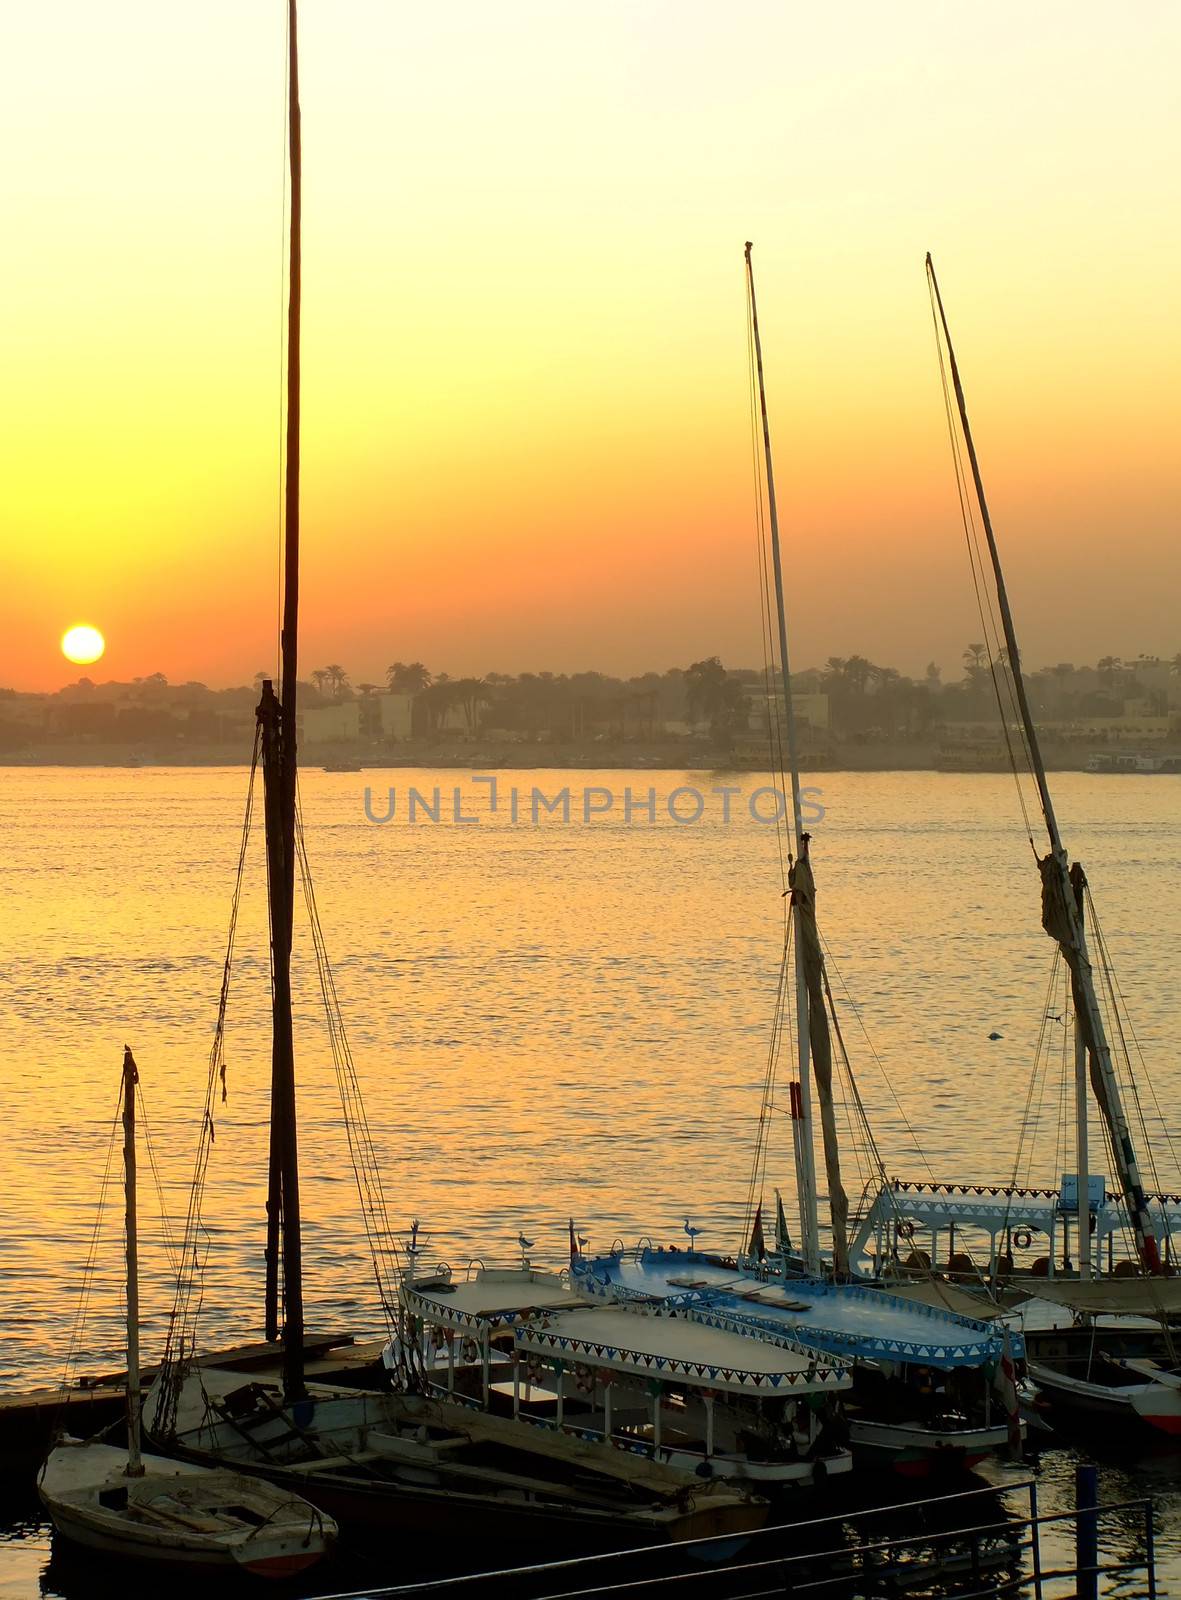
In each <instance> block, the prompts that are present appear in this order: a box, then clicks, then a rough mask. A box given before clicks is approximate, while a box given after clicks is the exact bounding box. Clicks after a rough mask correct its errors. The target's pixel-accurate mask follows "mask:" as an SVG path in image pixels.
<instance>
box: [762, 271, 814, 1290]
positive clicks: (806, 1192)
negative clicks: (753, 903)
mask: <svg viewBox="0 0 1181 1600" xmlns="http://www.w3.org/2000/svg"><path fill="white" fill-rule="evenodd" d="M753 249H754V245H753V244H752V243H751V241H750V240H749V239H748V240H747V242H746V286H747V292H748V294H749V295H750V321H751V333H752V336H753V339H754V350H755V368H756V371H757V374H758V384H759V413H760V419H761V422H762V429H763V459H764V462H765V464H766V472H767V511H768V520H769V523H770V530H771V561H772V565H773V567H774V571H775V607H776V612H777V616H778V622H779V666H780V670H781V673H782V676H783V707H784V726H785V728H786V732H787V753H788V764H789V765H790V767H791V817H792V838H793V842H794V845H795V853H796V858H797V860H798V859H800V858H801V857H804V856H806V855H807V852H808V836H807V834H806V833H805V832H804V823H803V805H802V802H801V798H800V762H799V744H798V740H797V737H796V719H795V709H794V707H793V705H792V700H791V673H790V671H789V668H788V656H787V608H786V605H785V603H784V595H783V561H782V557H781V555H780V550H779V511H778V507H777V505H776V501H775V469H774V466H773V464H772V461H771V428H770V424H769V423H768V421H767V392H766V386H765V384H764V381H763V345H762V341H761V339H760V338H759V312H758V306H757V305H756V303H755V274H754V265H753V263H752V261H751V251H752V250H753ZM792 917H793V919H794V921H795V939H794V941H793V943H794V946H795V979H796V1055H797V1058H798V1061H799V1074H800V1079H799V1082H800V1091H799V1092H800V1118H799V1120H800V1124H801V1127H800V1138H799V1143H798V1151H799V1154H798V1157H797V1171H796V1182H797V1187H798V1189H799V1195H800V1223H801V1228H802V1232H803V1235H804V1237H803V1238H802V1239H801V1241H800V1243H801V1245H802V1246H803V1250H804V1259H805V1261H806V1263H807V1267H808V1271H809V1272H812V1273H818V1272H819V1271H820V1224H819V1218H818V1215H817V1205H816V1147H815V1144H814V1141H813V1138H812V1088H811V1080H812V1074H811V1070H810V1069H811V1057H812V1039H811V1029H810V1024H809V1016H808V985H807V980H806V977H805V974H804V957H803V941H802V939H801V938H800V927H799V923H800V916H799V911H798V908H797V907H796V906H795V904H794V903H793V906H792Z"/></svg>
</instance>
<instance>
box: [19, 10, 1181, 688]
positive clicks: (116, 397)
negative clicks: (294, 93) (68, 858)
mask: <svg viewBox="0 0 1181 1600" xmlns="http://www.w3.org/2000/svg"><path fill="white" fill-rule="evenodd" d="M1179 34H1181V13H1179V12H1178V11H1177V9H1176V8H1175V7H1174V6H1171V5H1166V4H1153V3H1145V4H1140V5H1138V6H1137V7H1136V8H1135V9H1134V11H1125V10H1117V9H1116V8H1113V7H1110V6H1107V5H1094V4H1082V5H1080V4H1069V5H1067V4H1055V3H1048V4H1042V5H1039V6H1037V7H1029V6H1027V5H1018V4H998V5H993V6H991V7H989V8H987V9H981V8H979V7H975V8H969V7H967V6H947V5H946V4H943V3H940V4H935V3H930V4H927V3H918V0H916V3H911V4H907V5H902V4H889V5H881V4H880V3H872V4H871V3H859V4H850V5H846V6H844V7H841V8H837V9H833V10H832V11H831V14H825V15H823V16H818V15H817V14H816V8H814V7H805V6H803V5H797V4H791V5H783V4H770V3H768V4H749V3H748V4H737V5H733V6H726V7H721V6H717V5H714V4H705V3H690V0H676V3H673V0H667V3H665V0H644V3H639V4H637V3H636V0H606V3H603V4H600V5H598V6H596V7H594V8H593V9H592V10H589V11H587V10H583V11H576V10H575V9H573V8H570V7H566V6H554V5H553V4H552V3H550V0H544V3H543V0H536V3H531V4H523V3H515V0H509V3H506V4H504V5H498V6H497V7H495V8H492V7H487V6H484V5H477V4H474V3H469V0H460V3H454V4H452V5H449V6H446V7H418V8H407V7H397V6H391V5H389V4H386V3H381V0H368V3H365V0H331V3H329V0H304V3H303V7H302V41H303V102H304V131H305V160H306V171H305V250H306V261H305V302H304V305H305V365H304V373H305V383H304V405H305V433H304V440H305V479H304V489H305V492H304V516H305V545H306V561H305V567H304V571H305V602H306V603H305V609H304V627H303V656H302V660H303V665H304V668H305V670H310V669H311V668H312V667H314V666H316V665H319V664H322V663H323V662H324V661H327V660H336V661H341V662H343V663H344V664H345V666H346V667H348V668H349V669H350V670H351V672H352V674H353V677H354V679H358V680H361V679H365V678H374V679H376V678H378V677H379V676H380V674H381V672H382V670H383V669H384V667H385V666H386V665H387V663H388V662H390V661H391V660H393V659H395V658H402V659H411V658H416V657H417V658H422V659H424V660H426V661H427V662H428V663H430V664H431V665H432V666H434V667H435V668H436V669H440V668H441V669H446V670H450V671H451V672H453V673H460V672H471V671H475V672H483V671H487V670H498V671H517V670H522V669H528V668H539V667H548V668H552V669H554V670H559V671H560V670H576V669H578V668H583V667H591V666H594V667H600V668H603V669H606V670H613V671H623V672H630V671H639V670H643V669H645V668H647V667H659V668H663V667H665V666H667V665H670V664H673V663H677V662H681V663H683V662H687V661H688V660H691V659H693V658H694V657H695V656H698V655H700V654H702V653H712V652H714V651H718V652H720V653H721V654H722V655H723V657H724V658H726V659H727V660H729V661H731V662H733V663H735V664H737V663H739V662H745V663H754V662H757V661H758V659H759V657H760V650H759V642H758V641H759V633H758V599H757V580H756V569H755V561H754V548H753V530H752V519H751V481H750V465H749V463H750V446H749V437H748V428H747V414H746V346H745V334H744V327H743V315H744V311H743V284H742V243H743V240H744V239H745V238H747V237H751V238H753V239H754V240H755V241H756V247H757V248H756V266H757V269H758V271H759V291H760V305H761V310H762V313H763V322H764V342H765V351H766V357H767V364H768V383H769V388H770V401H771V409H772V426H773V430H774V437H775V442H776V450H777V462H778V470H779V477H780V490H781V501H782V510H783V523H784V532H785V538H786V545H787V549H786V559H787V562H788V567H789V570H790V571H791V573H792V574H793V575H794V580H795V583H794V587H795V589H796V594H795V597H794V599H793V605H792V625H793V650H792V654H793V661H794V662H795V663H796V664H797V665H799V666H804V665H807V664H809V663H811V662H814V661H817V660H822V659H823V657H825V656H826V655H829V654H847V653H849V652H850V651H853V650H857V651H860V652H863V653H865V654H867V655H870V656H871V657H874V658H876V659H879V660H883V661H888V662H891V663H893V664H895V665H897V666H899V667H901V668H902V669H903V670H908V671H921V670H922V667H923V666H924V665H925V663H926V661H927V660H928V659H930V658H931V657H934V658H935V659H936V660H937V661H940V662H941V663H942V664H943V666H944V669H945V674H947V675H948V676H951V675H953V674H954V672H955V671H956V669H957V667H958V661H959V654H960V651H961V649H962V647H963V645H964V643H965V642H967V640H969V639H972V638H976V637H978V636H979V625H978V623H977V622H976V620H975V614H974V609H973V602H972V598H971V588H970V581H969V576H968V570H967V564H966V559H965V556H964V553H963V548H962V537H961V535H960V532H959V525H958V516H957V511H956V505H955V499H954V488H953V482H952V477H951V470H950V463H949V457H948V452H947V445H946V439H945V434H944V423H943V416H942V406H941V399H940V395H939V388H938V376H937V370H936V367H935V361H934V354H933V341H932V335H931V329H930V320H929V312H928V307H927V300H926V289H925V284H924V277H923V255H924V252H925V250H926V249H928V248H930V249H932V250H933V251H934V253H935V258H936V264H937V267H938V268H939V271H940V276H941V282H942V284H943V289H944V295H945V300H946V303H947V307H948V312H949V315H950V317H951V319H952V328H953V333H954V335H955V338H956V342H957V348H958V353H959V355H960V360H961V365H962V368H963V371H964V376H965V381H966V383H967V386H968V394H969V401H970V403H971V407H972V412H973V421H974V424H975V427H976V431H977V437H978V444H979V447H980V452H981V457H982V462H983V466H984V471H985V476H986V482H987V483H988V486H989V490H990V496H991V499H992V502H993V512H994V519H995V521H996V524H997V528H998V534H999V536H1000V539H1001V542H1002V550H1003V553H1004V554H1005V555H1006V557H1007V563H1008V569H1009V580H1010V587H1011V590H1012V592H1013V598H1014V604H1015V607H1016V611H1017V619H1018V626H1019V628H1022V629H1023V633H1024V637H1025V640H1026V651H1027V655H1028V657H1029V658H1030V659H1031V660H1032V662H1033V663H1034V664H1038V663H1039V662H1041V661H1043V660H1047V659H1050V660H1059V659H1072V658H1073V659H1076V660H1083V659H1094V658H1095V657H1096V656H1099V655H1102V654H1106V653H1113V654H1117V655H1118V654H1130V653H1135V652H1136V651H1138V650H1156V651H1159V652H1161V653H1169V654H1172V653H1173V652H1174V651H1175V650H1177V649H1179V648H1181V635H1179V633H1178V624H1177V622H1176V620H1175V619H1176V596H1177V594H1178V593H1179V592H1181V555H1179V553H1178V552H1179V549H1181V541H1179V539H1178V531H1179V530H1178V527H1177V521H1178V518H1177V508H1178V503H1179V494H1178V490H1179V483H1178V468H1177V465H1176V461H1177V458H1178V453H1177V450H1176V438H1177V435H1178V422H1179V420H1181V418H1179V415H1178V411H1179V407H1178V402H1177V397H1176V396H1177V374H1178V358H1179V356H1181V348H1179V346H1181V334H1179V332H1178V330H1179V328H1181V317H1179V315H1178V312H1179V310H1181V306H1179V304H1178V300H1179V295H1178V284H1179V282H1181V270H1179V269H1181V250H1179V243H1181V222H1179V220H1178V219H1179V217H1181V210H1179V208H1178V204H1177V200H1178V195H1177V177H1176V174H1177V172H1178V170H1179V167H1181V162H1179V155H1181V151H1179V149H1178V145H1179V143H1181V141H1179V139H1178V132H1177V130H1178V117H1177V90H1176V83H1175V63H1176V61H1177V59H1178V57H1179V46H1181V38H1179ZM282 74H283V6H282V3H281V0H265V3H262V0H260V3H258V4H252V5H250V6H242V5H241V4H239V3H231V0H208V3H207V4H205V5H203V6H201V7H199V8H195V9H194V8H189V9H188V10H187V11H186V10H183V9H180V8H176V7H172V6H160V5H159V4H158V0H109V3H108V4H105V5H104V6H102V7H101V8H96V7H94V6H92V5H83V4H81V3H80V0H59V3H58V4H55V5H51V6H39V7H24V8H22V9H21V12H20V14H19V15H15V16H14V17H13V18H11V19H10V21H9V25H8V32H7V43H6V48H5V51H4V54H3V59H2V61H0V140H2V141H3V146H4V148H5V149H6V150H7V151H8V152H9V153H10V159H9V160H7V161H6V162H5V163H4V168H3V173H2V176H0V199H2V203H3V214H4V218H5V235H6V241H7V243H6V260H5V273H4V279H5V289H4V293H3V295H2V296H0V328H2V331H3V342H2V358H3V359H2V370H3V375H4V376H3V382H2V383H0V563H2V564H0V578H2V583H0V606H2V607H3V629H2V631H0V686H3V685H12V686H16V687H20V688H53V687H56V686H58V685H59V684H61V683H63V682H65V681H68V680H69V679H70V678H72V677H74V676H76V675H77V674H76V672H75V671H71V669H69V668H68V667H67V665H66V664H65V663H64V662H63V661H62V659H61V656H60V653H59V651H58V640H59V637H60V635H61V633H62V631H63V630H64V628H65V627H67V626H68V625H69V624H71V623H73V622H76V621H83V620H84V621H91V622H94V623H96V624H97V625H98V626H99V627H101V628H102V629H103V630H104V632H105V633H106V635H107V639H108V646H109V648H108V653H107V656H106V658H105V661H104V663H102V664H101V666H100V667H99V668H97V669H94V672H95V674H96V675H98V676H100V677H103V676H114V677H123V678H129V677H132V676H136V675H141V674H146V673H149V672H152V671H157V670H160V671H164V672H165V673H167V674H168V676H169V677H170V678H172V679H177V680H179V679H184V678H189V677H199V678H201V679H202V680H204V681H206V682H209V683H211V684H222V683H227V682H234V681H238V682H241V681H246V680H248V679H249V678H250V677H251V676H252V674H253V672H254V671H255V670H256V669H257V668H260V667H264V666H268V665H271V664H272V663H273V660H274V608H275V546H276V511H277V503H278V440H279V418H278V395H279V369H278V353H279V342H280V317H281V303H280V294H279V271H280V259H281V258H280V249H281V242H282V217H281V187H280V172H281V166H280V158H281V153H282V137H283V127H282V90H283V77H282Z"/></svg>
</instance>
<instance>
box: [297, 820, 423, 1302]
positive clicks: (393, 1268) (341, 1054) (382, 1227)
mask: <svg viewBox="0 0 1181 1600" xmlns="http://www.w3.org/2000/svg"><path fill="white" fill-rule="evenodd" d="M295 847H296V855H297V858H298V861H299V874H300V882H301V884H302V886H303V895H304V902H305V904H306V906H307V910H308V919H309V921H310V923H311V929H312V945H313V948H314V950H315V955H316V971H317V974H318V976H319V980H320V994H321V997H322V999H323V1002H324V1014H325V1018H326V1021H327V1024H328V1040H329V1045H330V1047H331V1050H332V1062H333V1067H334V1069H335V1072H336V1083H337V1089H338V1091H339V1094H340V1106H341V1114H342V1116H343V1118H344V1125H345V1134H346V1137H347V1139H348V1146H349V1158H350V1160H351V1162H352V1167H353V1177H354V1179H355V1181H356V1185H357V1198H358V1201H359V1202H360V1206H361V1216H362V1220H363V1222H364V1225H365V1237H366V1240H367V1242H368V1245H369V1254H370V1258H371V1260H372V1263H373V1274H374V1278H375V1280H376V1283H377V1292H378V1295H379V1297H380V1299H381V1304H382V1309H383V1310H384V1312H385V1314H386V1318H387V1320H388V1321H389V1324H390V1327H391V1329H392V1327H393V1325H394V1321H395V1318H396V1316H397V1310H398V1290H399V1285H400V1283H401V1277H402V1260H401V1252H400V1250H399V1248H398V1244H397V1240H396V1239H395V1238H394V1234H393V1230H392V1229H391V1227H390V1219H389V1210H388V1207H387V1205H386V1198H385V1187H384V1184H383V1182H382V1176H381V1165H380V1163H379V1161H378V1159H377V1152H376V1150H375V1148H374V1144H373V1135H372V1133H371V1131H370V1128H369V1119H368V1117H367V1116H366V1113H365V1103H364V1100H363V1099H362V1096H361V1086H360V1082H359V1081H358V1078H357V1072H356V1067H355V1066H354V1063H353V1054H352V1050H351V1048H350V1046H349V1042H348V1035H347V1034H346V1032H345V1025H344V1015H343V1013H342V1011H341V1008H340V1000H339V997H338V995H337V992H336V979H335V977H334V975H333V971H332V964H331V962H330V961H329V959H328V949H327V945H326V943H325V940H324V929H323V926H322V924H321V921H320V912H319V908H318V906H317V904H316V891H315V887H314V885H313V883H312V873H311V867H310V866H309V864H308V855H307V844H306V841H305V838H304V828H303V812H302V808H301V807H300V804H299V798H298V795H297V797H296V812H295Z"/></svg>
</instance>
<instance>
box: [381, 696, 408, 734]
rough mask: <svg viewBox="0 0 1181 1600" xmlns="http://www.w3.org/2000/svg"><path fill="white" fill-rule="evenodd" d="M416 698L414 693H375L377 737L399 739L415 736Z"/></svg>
mask: <svg viewBox="0 0 1181 1600" xmlns="http://www.w3.org/2000/svg"><path fill="white" fill-rule="evenodd" d="M415 698H416V697H415V696H414V695H412V694H378V695H374V696H373V699H374V700H375V701H376V703H377V714H376V717H375V719H374V721H375V728H374V733H375V737H377V738H379V739H396V740H398V741H401V740H404V739H409V738H411V737H413V733H414V726H413V720H414V701H415Z"/></svg>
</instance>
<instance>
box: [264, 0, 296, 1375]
mask: <svg viewBox="0 0 1181 1600" xmlns="http://www.w3.org/2000/svg"><path fill="white" fill-rule="evenodd" d="M287 74H288V76H287V97H288V98H287V118H288V139H289V142H288V159H289V165H290V173H291V235H290V257H289V268H288V302H287V473H286V483H285V494H284V533H285V545H284V556H283V623H282V636H281V673H282V677H281V680H280V686H279V688H280V694H279V698H276V696H275V692H274V689H273V687H272V686H271V684H270V683H269V682H267V683H264V684H263V688H262V699H261V701H260V703H259V707H258V719H259V722H260V723H261V725H262V762H263V783H264V811H265V819H266V847H267V877H268V882H269V887H270V918H271V967H272V979H273V988H272V1010H273V1036H272V1047H271V1147H270V1175H269V1185H268V1199H267V1284H266V1295H267V1299H266V1327H267V1336H268V1338H272V1339H273V1338H274V1337H275V1336H276V1335H277V1334H278V1333H279V1331H280V1329H279V1294H278V1291H279V1273H278V1262H279V1251H280V1245H281V1248H282V1262H283V1311H284V1315H283V1323H282V1338H283V1388H284V1393H285V1394H286V1396H287V1398H288V1399H289V1400H292V1399H299V1398H300V1397H302V1395H303V1394H304V1393H305V1388H304V1373H303V1338H304V1321H303V1267H302V1250H301V1237H300V1213H299V1140H298V1131H297V1125H296V1105H295V1051H294V1045H293V1041H292V1023H291V935H292V923H293V918H294V908H295V802H296V693H297V688H298V644H299V422H300V418H299V382H300V364H299V353H300V230H301V221H302V214H301V213H302V206H301V201H302V168H301V145H300V117H299V48H298V34H297V18H296V0H287Z"/></svg>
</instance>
